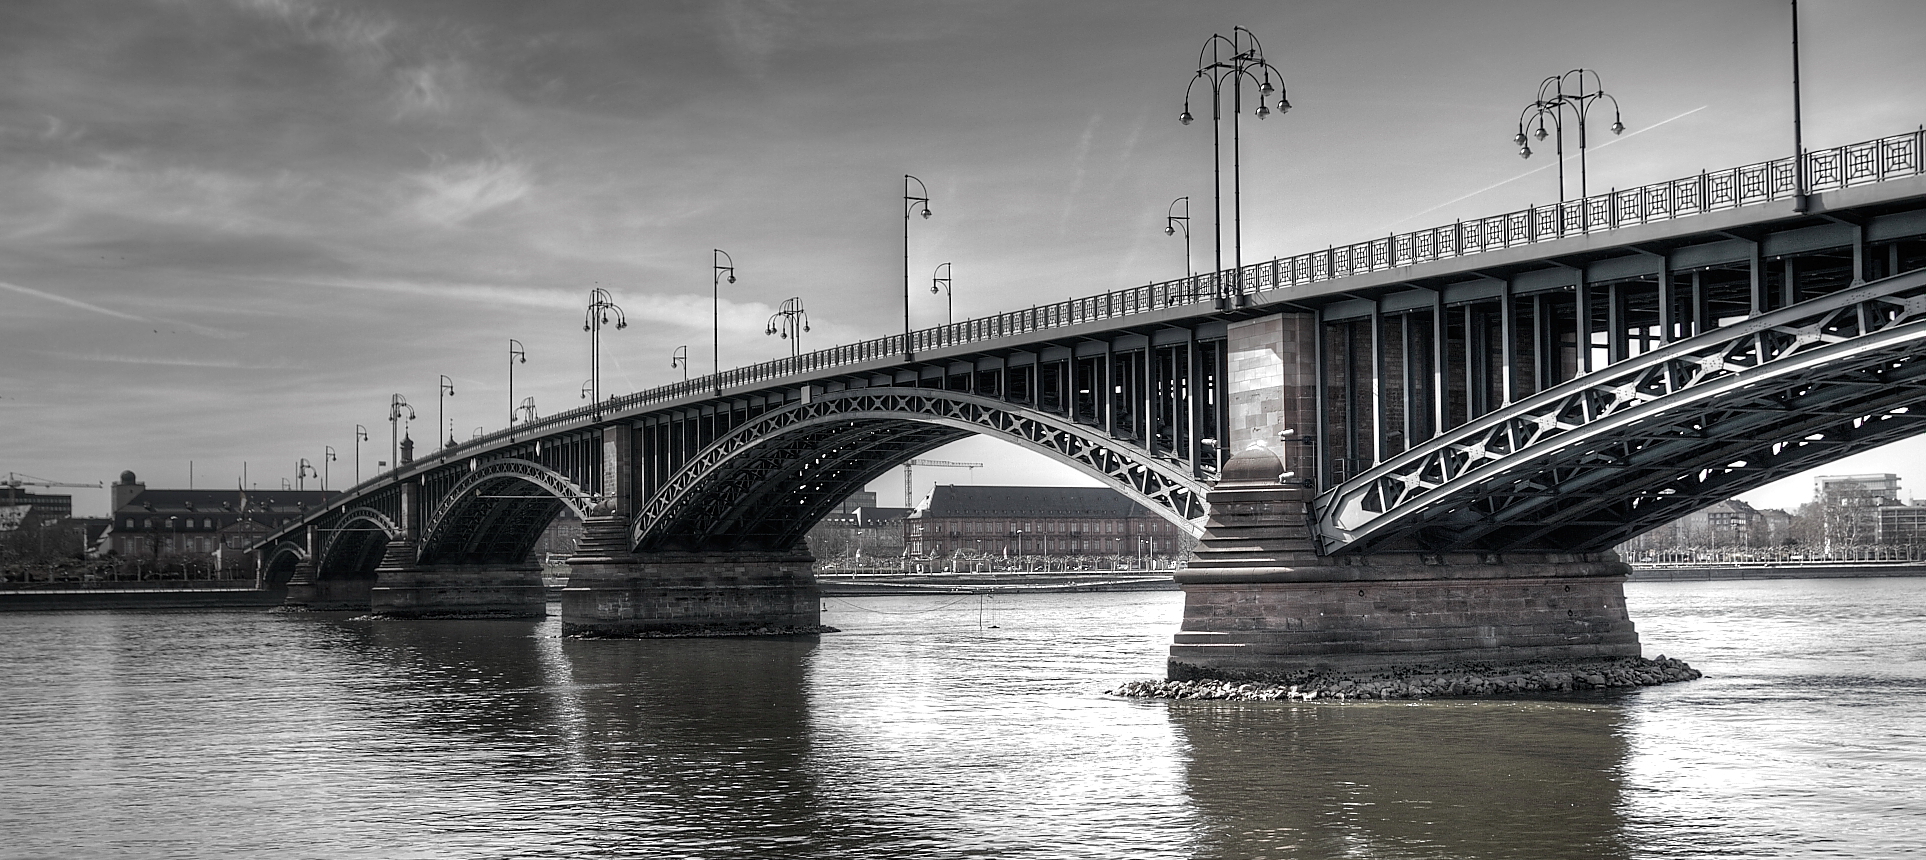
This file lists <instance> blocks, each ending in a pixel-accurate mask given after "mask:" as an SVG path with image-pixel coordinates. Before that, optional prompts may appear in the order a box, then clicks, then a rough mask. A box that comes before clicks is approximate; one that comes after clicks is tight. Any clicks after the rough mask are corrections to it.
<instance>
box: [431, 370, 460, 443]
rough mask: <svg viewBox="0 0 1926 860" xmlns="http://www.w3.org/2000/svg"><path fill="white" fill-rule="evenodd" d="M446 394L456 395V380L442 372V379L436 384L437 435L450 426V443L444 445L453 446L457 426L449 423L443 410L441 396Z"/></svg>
mask: <svg viewBox="0 0 1926 860" xmlns="http://www.w3.org/2000/svg"><path fill="white" fill-rule="evenodd" d="M444 394H446V395H448V396H449V397H453V396H455V381H454V380H452V379H449V378H448V374H446V373H444V374H441V381H440V382H438V383H436V385H435V435H437V436H439V435H441V428H443V427H446V428H448V443H447V444H446V445H444V446H443V447H446V448H453V447H455V426H454V425H453V424H450V423H448V419H447V417H446V415H445V413H443V412H442V407H441V399H442V397H441V396H442V395H444Z"/></svg>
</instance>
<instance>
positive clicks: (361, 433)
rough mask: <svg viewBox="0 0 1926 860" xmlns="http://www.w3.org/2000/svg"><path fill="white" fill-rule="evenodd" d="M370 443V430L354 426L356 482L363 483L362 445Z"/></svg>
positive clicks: (357, 425) (357, 483)
mask: <svg viewBox="0 0 1926 860" xmlns="http://www.w3.org/2000/svg"><path fill="white" fill-rule="evenodd" d="M366 441H368V428H366V427H363V426H361V425H359V424H356V425H354V482H355V484H356V485H360V483H361V443H363V442H366Z"/></svg>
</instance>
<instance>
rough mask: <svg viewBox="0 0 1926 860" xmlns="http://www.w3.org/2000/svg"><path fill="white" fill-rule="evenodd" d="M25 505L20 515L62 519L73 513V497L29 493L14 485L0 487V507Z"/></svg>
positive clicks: (44, 518)
mask: <svg viewBox="0 0 1926 860" xmlns="http://www.w3.org/2000/svg"><path fill="white" fill-rule="evenodd" d="M15 507H25V508H28V509H29V510H28V511H27V512H26V513H23V514H22V516H27V515H32V516H34V517H37V518H40V519H43V520H49V519H51V520H64V519H68V518H70V517H72V516H73V515H74V497H73V496H69V495H64V494H61V493H29V492H26V491H25V490H21V489H19V488H16V487H0V508H15Z"/></svg>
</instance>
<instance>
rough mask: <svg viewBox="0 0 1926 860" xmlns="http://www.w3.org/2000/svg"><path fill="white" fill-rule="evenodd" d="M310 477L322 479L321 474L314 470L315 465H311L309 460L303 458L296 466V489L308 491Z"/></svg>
mask: <svg viewBox="0 0 1926 860" xmlns="http://www.w3.org/2000/svg"><path fill="white" fill-rule="evenodd" d="M309 475H313V476H315V477H317V478H319V477H321V473H320V472H317V471H315V470H314V464H312V463H309V462H308V458H306V457H302V458H301V461H300V462H298V463H295V464H294V488H295V489H297V490H305V489H307V488H308V476H309Z"/></svg>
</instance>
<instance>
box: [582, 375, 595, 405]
mask: <svg viewBox="0 0 1926 860" xmlns="http://www.w3.org/2000/svg"><path fill="white" fill-rule="evenodd" d="M594 394H595V380H593V379H584V380H582V399H583V400H587V399H589V397H591V396H593V395H594Z"/></svg>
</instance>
